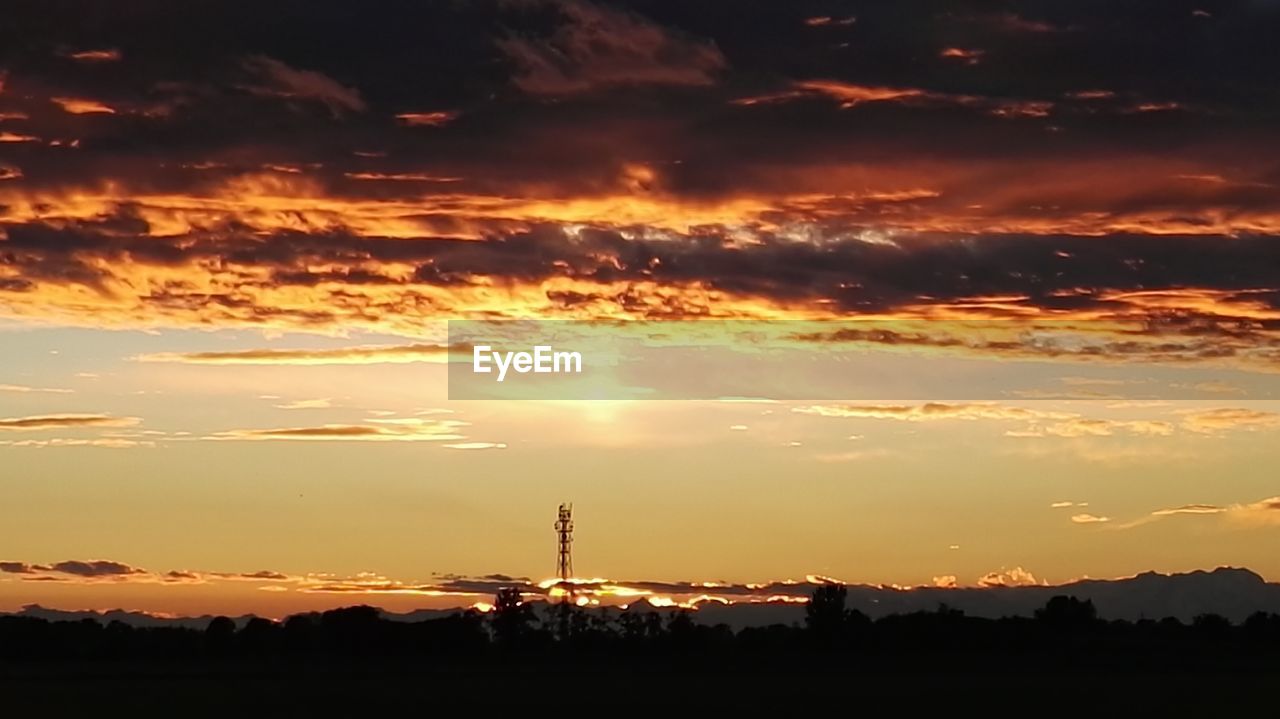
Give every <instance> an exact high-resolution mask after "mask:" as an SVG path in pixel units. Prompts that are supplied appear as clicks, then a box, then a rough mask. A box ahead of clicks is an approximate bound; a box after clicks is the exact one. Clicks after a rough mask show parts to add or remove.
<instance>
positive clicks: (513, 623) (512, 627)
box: [492, 587, 537, 647]
mask: <svg viewBox="0 0 1280 719" xmlns="http://www.w3.org/2000/svg"><path fill="white" fill-rule="evenodd" d="M492 621H493V635H494V638H495V639H496V640H497V641H498V644H500V645H502V646H505V647H517V646H520V645H522V644H526V643H527V642H528V641H529V638H530V635H532V633H533V629H534V623H535V622H536V621H537V617H536V616H534V613H533V608H532V607H530V606H529V605H528V604H527V603H525V601H524V597H523V596H522V595H521V593H520V590H519V589H518V588H516V587H503V588H502V589H499V590H498V594H497V595H496V596H495V597H494V599H493V620H492Z"/></svg>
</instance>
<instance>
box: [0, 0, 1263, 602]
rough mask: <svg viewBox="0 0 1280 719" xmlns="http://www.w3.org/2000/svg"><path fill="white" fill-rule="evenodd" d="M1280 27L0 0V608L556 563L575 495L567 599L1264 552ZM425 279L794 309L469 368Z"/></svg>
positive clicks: (605, 311)
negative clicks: (482, 383)
mask: <svg viewBox="0 0 1280 719" xmlns="http://www.w3.org/2000/svg"><path fill="white" fill-rule="evenodd" d="M1277 32H1280V3H1276V2H1273V1H1271V0H1237V1H1230V0H1195V1H1187V2H1184V1H1183V0H1167V1H1165V2H1161V3H1147V2H1135V1H1131V0H1105V1H1103V0H1097V1H1092V0H1090V1H1080V2H1072V3H1060V2H1047V1H1040V2H1037V1H1031V0H1023V1H1013V0H1004V1H1001V0H981V1H979V0H963V1H959V2H957V1H955V0H948V1H946V2H943V1H941V0H938V1H936V2H928V1H924V0H915V1H912V2H897V3H874V2H838V1H836V0H823V1H817V0H800V1H797V2H786V3H754V4H750V5H749V6H747V5H744V4H743V3H741V2H731V1H729V0H723V1H721V0H705V1H702V2H657V1H654V0H635V1H632V2H588V1H586V0H502V1H485V0H481V1H477V2H430V3H427V2H392V3H383V4H379V5H378V6H377V7H376V8H374V7H368V6H362V5H361V4H359V3H351V2H346V3H339V2H317V1H316V0H309V1H307V2H301V1H299V2H276V3H269V4H267V5H265V6H256V7H253V8H248V7H244V6H234V5H232V4H227V3H219V2H188V3H183V4H181V5H174V4H172V3H161V2H150V1H139V2H131V3H127V4H123V5H121V4H115V3H113V4H97V5H94V4H84V3H79V2H70V1H68V2H56V1H55V2H51V1H48V0H46V1H44V2H26V1H19V2H12V3H9V4H8V6H7V7H6V10H5V22H4V23H3V24H2V25H0V491H2V492H3V496H4V498H5V501H4V502H0V610H12V609H17V608H19V607H21V606H23V605H26V604H31V603H39V604H41V605H44V606H53V607H59V608H67V609H83V608H97V609H102V608H114V607H122V608H126V609H135V610H141V611H151V612H167V613H175V614H202V613H227V614H240V613H246V612H256V613H259V614H263V615H266V616H283V615H285V614H288V613H290V612H295V611H302V610H310V609H319V608H328V607H333V606H340V605H346V604H352V603H360V602H364V603H371V604H377V605H379V606H384V607H387V608H390V609H397V610H405V609H410V608H414V607H444V606H468V605H471V604H473V603H476V602H485V601H488V600H489V599H490V597H491V595H492V593H493V591H494V590H496V588H497V587H499V586H504V585H507V584H512V583H519V584H523V583H528V584H530V585H537V583H539V582H542V581H543V580H546V579H547V578H548V577H551V576H553V575H554V571H555V555H554V552H555V536H554V533H553V530H552V523H553V522H554V520H555V510H556V507H557V506H558V505H559V503H561V502H567V501H572V502H573V503H574V506H575V517H576V519H577V543H576V545H575V555H574V560H575V570H576V575H577V576H578V577H579V578H581V579H582V580H583V581H584V584H583V589H582V592H581V594H582V596H584V598H585V600H586V601H605V602H610V601H628V600H630V599H631V598H634V597H638V596H651V597H661V598H663V599H667V598H671V599H672V601H689V600H690V599H691V598H693V597H697V596H700V595H704V594H706V595H712V596H718V597H725V598H730V599H735V600H739V601H748V600H750V601H762V600H766V599H768V598H770V597H778V596H804V595H805V594H806V593H807V591H808V589H807V588H808V586H809V585H810V583H812V582H815V581H822V579H821V578H823V577H829V578H836V579H839V580H842V581H847V582H860V583H873V584H885V585H897V586H903V587H908V586H920V585H930V586H932V585H941V586H951V585H956V586H991V585H1001V584H1022V583H1045V582H1048V583H1054V584H1056V583H1062V582H1068V581H1071V580H1073V579H1078V578H1081V577H1119V576H1128V575H1133V574H1136V573H1139V572H1143V571H1149V570H1154V571H1161V572H1178V571H1188V570H1192V569H1196V568H1206V569H1207V568H1213V567H1216V566H1220V565H1230V566H1244V567H1248V568H1250V569H1253V570H1254V571H1256V572H1258V573H1260V574H1261V575H1262V576H1264V577H1265V578H1267V579H1268V580H1271V581H1280V560H1278V559H1277V554H1276V553H1275V552H1274V547H1275V546H1276V544H1275V543H1276V540H1277V539H1280V486H1277V484H1276V481H1275V477H1274V472H1273V471H1272V469H1271V468H1273V467H1274V463H1275V460H1276V459H1277V449H1276V447H1277V446H1278V445H1277V439H1278V438H1280V401H1277V397H1280V393H1277V392H1274V391H1273V389H1274V388H1275V386H1276V385H1275V379H1276V378H1277V377H1278V376H1280V334H1277V330H1278V329H1280V152H1278V151H1277V150H1276V149H1275V148H1277V147H1280V137H1277V135H1280V122H1278V120H1280V82H1277V79H1278V75H1277V73H1278V72H1280V46H1277V45H1276V43H1275V42H1274V38H1275V37H1276V34H1277ZM450 320H486V321H493V320H578V321H582V322H588V323H598V322H600V321H609V322H610V323H617V322H624V321H630V322H631V324H633V325H634V324H636V323H635V321H639V320H644V321H647V322H648V323H652V326H654V327H657V328H659V329H660V330H661V329H662V328H663V327H664V326H665V327H669V326H671V325H670V323H676V322H679V323H681V324H682V325H683V324H684V323H688V322H690V321H695V320H696V321H699V322H704V323H706V322H715V321H744V322H756V323H762V324H758V325H755V326H756V327H757V328H759V327H765V326H773V327H777V326H785V327H800V326H804V327H808V330H807V331H805V332H803V333H800V332H795V333H792V336H790V338H789V339H788V340H787V342H788V344H787V347H788V348H789V350H788V351H795V352H799V353H802V354H803V355H804V357H805V360H804V361H803V362H795V363H792V364H791V365H788V366H787V367H790V368H791V369H786V368H784V369H781V370H779V369H776V366H769V367H770V369H768V370H767V371H766V370H765V369H764V367H766V365H763V364H761V362H763V360H759V359H758V358H757V357H755V356H752V355H750V354H748V355H747V356H745V357H735V359H734V360H733V361H732V363H731V369H729V370H725V369H724V367H723V366H714V367H713V368H712V369H711V370H708V369H707V366H702V367H701V371H702V374H698V373H697V372H698V370H697V369H695V368H693V366H692V365H681V366H680V367H679V368H678V369H677V370H676V371H667V372H663V371H653V370H652V369H650V370H649V371H648V372H647V373H640V374H636V375H631V376H627V377H626V378H625V379H626V380H627V381H628V382H629V383H631V384H630V385H628V386H632V385H635V386H641V388H642V389H646V390H650V389H653V387H662V388H664V389H665V390H666V391H668V392H670V393H671V394H672V396H675V397H677V398H676V399H664V400H662V401H652V400H647V399H645V398H644V396H645V395H644V394H643V393H641V394H640V395H638V396H634V397H633V396H630V395H619V396H610V398H609V399H608V400H597V401H577V399H578V398H567V397H555V396H542V397H538V398H535V399H523V400H514V399H506V400H489V401H478V400H460V399H458V398H457V396H456V394H457V393H456V392H455V393H454V394H455V397H454V399H452V400H451V399H450V398H449V397H450V389H451V385H450V381H449V373H450V372H452V371H455V370H454V369H453V368H451V367H450V365H448V364H446V363H445V361H444V359H445V358H446V356H447V355H448V352H449V349H450V347H449V344H450V343H449V325H448V322H449V321H450ZM788 322H795V323H797V324H794V325H791V324H787V323H788ZM663 323H668V324H667V325H664V324H663ZM767 323H782V324H781V325H776V324H775V325H769V324H767ZM609 326H613V325H612V324H611V325H609ZM702 326H708V325H702ZM716 326H725V325H716ZM663 331H665V330H663ZM788 356H789V355H788ZM779 376H780V377H781V380H780V381H779V382H778V383H777V385H774V384H770V383H769V382H768V381H766V380H768V379H769V378H770V377H772V378H773V379H777V378H778V377H779ZM615 379H616V378H615ZM719 380H724V381H726V382H727V383H728V385H727V386H728V387H729V389H726V390H725V394H724V396H721V395H720V394H719V390H718V389H717V391H716V392H711V393H710V394H709V395H708V394H707V392H706V391H705V390H707V388H708V387H711V386H717V387H718V385H715V384H714V381H719ZM632 388H633V389H634V386H632ZM765 388H767V389H768V390H770V392H763V389H765ZM753 389H756V390H762V391H761V392H760V393H757V392H752V391H751V390H753ZM698 390H704V391H703V392H702V393H701V394H699V393H698ZM730 390H733V391H730ZM737 390H741V391H737ZM775 390H776V391H775ZM682 393H683V394H682ZM757 394H760V396H756V395H757ZM765 394H769V395H770V396H768V397H765V396H763V395H765ZM695 397H696V398H695ZM788 582H793V583H788Z"/></svg>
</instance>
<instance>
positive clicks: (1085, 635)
mask: <svg viewBox="0 0 1280 719" xmlns="http://www.w3.org/2000/svg"><path fill="white" fill-rule="evenodd" d="M846 598H847V591H846V589H845V587H844V586H842V585H838V584H828V585H823V586H820V587H818V588H816V589H815V590H814V591H813V593H812V595H811V598H810V601H809V603H808V604H807V605H806V611H805V618H804V622H803V624H796V625H781V624H778V625H773V626H765V627H748V628H743V629H739V630H737V631H734V630H733V629H732V628H730V627H729V626H727V625H724V624H720V625H706V624H701V623H699V622H697V621H695V619H694V615H693V612H691V611H689V610H678V611H667V612H660V611H654V610H651V609H644V610H632V611H625V610H620V609H599V608H593V609H589V610H584V609H581V608H578V607H576V606H573V605H572V604H545V603H537V602H529V601H525V598H524V597H523V596H522V595H521V593H520V591H519V590H518V589H514V588H513V589H504V590H501V591H500V592H499V593H498V595H497V596H496V597H495V599H494V608H493V610H492V611H491V612H487V613H485V612H480V611H477V610H474V609H471V610H460V611H458V612H456V613H454V614H452V615H449V616H446V617H441V618H435V619H428V620H424V621H417V622H406V621H396V620H392V619H388V618H386V617H385V616H383V614H382V613H381V611H380V610H378V609H376V608H374V607H369V606H353V607H344V608H341V609H333V610H329V611H325V612H312V613H305V614H295V615H292V616H290V617H288V618H287V619H285V620H284V621H273V620H269V619H263V618H252V619H250V620H249V621H248V622H246V623H245V624H244V625H243V626H239V627H237V625H236V623H235V622H234V621H233V620H231V619H230V618H227V617H217V618H215V619H213V620H212V621H210V622H209V624H208V626H207V627H206V628H205V629H203V630H200V629H194V628H186V627H135V626H131V625H128V624H125V623H123V622H119V621H112V622H110V623H107V624H105V625H104V624H102V623H100V622H98V621H97V620H94V619H84V620H79V621H49V620H46V619H41V618H33V617H21V616H0V661H3V662H6V663H11V664H12V663H24V662H42V661H46V662H47V661H60V660H64V661H111V660H129V661H133V660H137V661H162V662H169V661H180V660H193V659H194V660H227V661H235V660H250V659H253V660H258V659H279V660H289V659H291V658H310V659H315V658H320V659H323V658H342V659H371V658H381V659H388V660H400V659H422V660H432V659H438V658H448V659H451V660H453V659H457V658H465V657H468V656H475V657H481V656H484V657H491V656H498V657H501V656H521V655H528V654H538V653H549V652H554V653H561V654H566V655H581V656H584V657H590V656H597V655H635V656H648V655H708V656H721V657H758V656H770V655H773V656H792V655H796V654H821V655H823V656H824V657H826V658H827V659H826V660H830V659H831V658H838V657H846V658H848V659H850V660H855V661H873V660H876V659H877V658H883V657H893V656H903V655H918V654H921V653H926V654H927V653H938V652H960V653H969V654H983V655H990V656H996V655H1006V656H1013V655H1026V654H1035V655H1053V656H1057V657H1064V656H1076V657H1081V656H1083V657H1097V658H1110V659H1114V658H1116V657H1138V656H1147V657H1161V658H1163V660H1170V658H1174V659H1180V660H1187V661H1209V660H1211V659H1212V658H1214V657H1233V661H1237V660H1239V659H1240V658H1241V657H1245V658H1250V659H1251V660H1254V659H1263V660H1266V661H1280V614H1273V613H1263V612H1259V613H1256V614H1254V615H1252V616H1250V617H1249V618H1248V619H1247V620H1246V621H1244V622H1242V623H1240V624H1233V623H1232V622H1230V621H1228V620H1227V619H1225V618H1223V617H1221V616H1218V615H1202V616H1199V617H1196V618H1195V619H1194V620H1193V621H1191V622H1189V623H1185V622H1182V621H1179V620H1177V619H1173V618H1167V619H1162V620H1141V621H1136V622H1130V621H1122V620H1103V619H1100V618H1099V617H1098V615H1097V611H1096V609H1095V607H1094V605H1093V603H1092V602H1090V601H1088V600H1080V599H1077V598H1075V597H1071V596H1065V595H1063V596H1055V597H1053V598H1052V599H1050V600H1049V601H1048V603H1047V604H1046V605H1045V606H1044V607H1043V608H1041V609H1039V610H1037V611H1036V613H1035V616H1034V617H1008V618H1003V619H985V618H979V617H971V616H966V615H965V614H964V613H963V612H960V611H958V610H955V609H952V608H948V607H947V606H945V605H943V606H939V607H938V608H937V609H936V610H934V611H928V612H914V613H910V614H897V615H891V616H886V617H882V618H880V619H878V620H875V621H873V620H872V619H870V618H869V617H867V616H866V615H865V614H863V613H862V612H859V611H857V610H854V609H849V608H848V607H847V606H846ZM826 660H824V661H826Z"/></svg>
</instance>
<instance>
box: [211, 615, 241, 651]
mask: <svg viewBox="0 0 1280 719" xmlns="http://www.w3.org/2000/svg"><path fill="white" fill-rule="evenodd" d="M235 634H236V623H235V622H233V621H231V619H230V618H229V617H214V618H213V619H212V620H211V621H210V622H209V626H207V627H205V629H204V642H205V647H206V648H207V649H208V651H209V653H210V654H214V655H224V654H227V653H229V652H230V651H231V644H232V642H234V641H235Z"/></svg>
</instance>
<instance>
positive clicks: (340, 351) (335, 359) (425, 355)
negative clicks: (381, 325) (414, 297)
mask: <svg viewBox="0 0 1280 719" xmlns="http://www.w3.org/2000/svg"><path fill="white" fill-rule="evenodd" d="M458 349H460V348H458V347H455V348H454V350H455V351H457V350H458ZM449 351H450V348H449V347H448V346H447V345H433V344H408V345H361V346H357V347H337V348H327V349H249V350H232V351H224V352H159V353H153V354H145V355H139V356H137V357H134V358H133V359H134V360H135V361H138V362H180V363H183V364H211V365H274V364H281V365H353V364H383V363H406V362H447V361H448V357H449Z"/></svg>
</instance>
